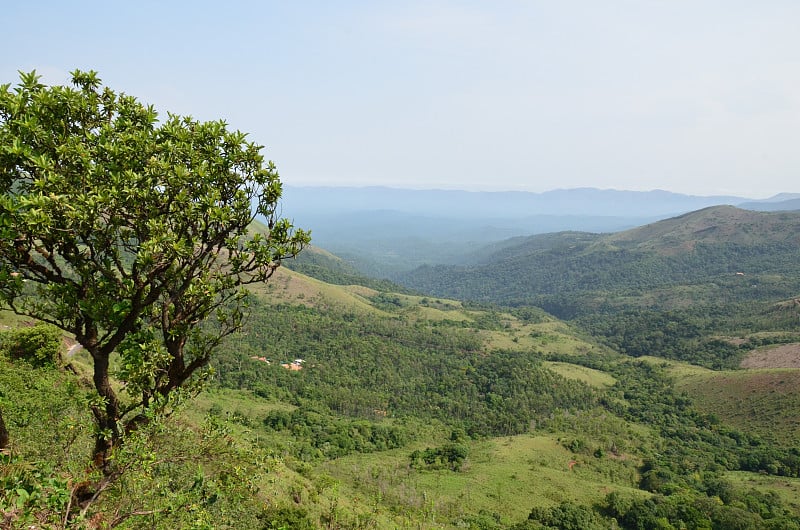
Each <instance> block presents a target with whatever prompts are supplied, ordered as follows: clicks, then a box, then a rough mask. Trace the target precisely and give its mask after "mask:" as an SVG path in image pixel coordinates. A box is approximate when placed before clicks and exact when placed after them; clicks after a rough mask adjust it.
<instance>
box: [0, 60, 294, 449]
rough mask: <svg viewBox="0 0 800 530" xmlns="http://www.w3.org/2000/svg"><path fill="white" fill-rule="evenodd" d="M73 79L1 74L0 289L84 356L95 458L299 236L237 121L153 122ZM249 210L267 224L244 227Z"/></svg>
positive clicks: (268, 170) (183, 375)
mask: <svg viewBox="0 0 800 530" xmlns="http://www.w3.org/2000/svg"><path fill="white" fill-rule="evenodd" d="M72 83H73V85H74V86H46V85H43V84H41V83H40V82H39V77H38V76H37V75H36V73H35V72H31V73H22V74H21V75H20V82H19V84H18V85H17V86H15V87H14V88H12V87H11V85H8V84H7V85H3V86H1V87H0V192H1V194H0V301H2V302H4V303H5V304H7V305H8V306H10V307H11V308H12V309H13V310H14V311H15V312H17V313H19V314H23V315H29V316H32V317H35V318H37V319H39V320H41V321H44V322H48V323H50V324H53V325H55V326H57V327H59V328H60V329H62V330H64V331H66V332H68V333H71V334H74V336H75V338H76V340H77V341H78V342H79V343H80V344H81V345H82V346H83V347H84V348H85V349H86V350H87V351H88V352H89V353H90V354H91V356H92V359H93V363H94V375H93V379H94V385H95V387H96V389H97V392H98V394H99V399H97V400H96V403H95V404H94V406H93V414H94V417H95V421H96V424H97V427H98V431H97V435H96V447H95V452H96V456H98V457H101V458H100V459H99V460H101V461H104V462H106V461H107V460H106V459H107V456H108V451H109V450H110V449H111V448H112V447H113V445H114V444H115V443H117V442H118V441H119V440H121V437H122V432H124V429H125V428H126V426H127V427H131V426H132V425H131V422H135V421H137V419H139V420H141V419H142V418H143V417H144V415H145V414H146V413H147V412H148V410H152V409H153V408H158V407H163V406H164V404H165V403H166V402H167V401H168V398H169V397H170V396H172V395H175V394H176V392H175V391H176V390H177V389H180V388H181V387H184V386H185V383H187V382H188V381H190V380H191V378H192V376H193V375H196V374H197V373H199V372H201V371H202V369H203V368H204V367H205V366H206V365H207V363H208V362H209V359H210V355H211V352H212V350H213V348H214V347H215V346H216V345H217V344H219V342H220V340H221V339H222V338H223V337H224V336H226V335H227V334H229V333H231V332H232V331H234V330H236V329H237V328H238V327H239V325H240V323H241V319H242V315H243V305H242V304H243V297H244V291H243V286H245V285H247V284H250V283H253V282H261V281H265V280H267V279H268V278H269V277H270V276H271V274H272V273H273V272H274V270H275V269H276V268H277V267H278V266H279V265H280V263H281V260H282V259H285V258H287V257H293V256H294V255H296V254H297V253H298V252H299V251H300V250H301V249H302V248H303V247H304V246H305V245H306V244H307V243H308V241H309V234H308V233H307V232H305V231H303V230H294V229H293V227H292V225H291V223H290V222H289V221H287V220H285V219H279V218H278V216H277V212H276V208H277V204H278V199H279V198H280V195H281V184H280V181H279V177H278V173H277V171H276V169H275V165H274V164H273V163H272V162H266V161H265V160H264V157H263V156H262V154H261V146H258V145H256V144H254V143H252V142H249V141H248V140H247V138H246V135H245V134H244V133H241V132H238V131H230V130H228V128H227V126H226V124H225V123H224V122H222V121H212V122H199V121H197V120H195V119H193V118H191V117H183V116H177V115H173V114H168V115H167V117H166V118H165V119H162V120H159V119H158V115H157V113H156V111H155V110H154V109H153V107H152V106H147V105H144V104H142V103H140V102H139V101H137V100H136V99H135V98H134V97H131V96H128V95H125V94H122V93H117V92H115V91H113V90H112V89H110V88H108V87H103V86H101V81H100V79H99V78H98V76H97V74H96V73H95V72H92V71H90V72H82V71H75V72H73V73H72ZM257 215H259V216H262V217H263V218H265V219H266V220H267V225H268V227H269V230H268V233H267V235H250V234H249V233H248V226H249V225H250V223H251V222H252V221H253V219H254V218H255V216H257ZM207 320H208V321H207ZM204 321H207V322H205V324H203V325H200V324H201V323H203V322H204ZM114 352H118V353H119V354H120V356H121V361H120V365H121V368H120V370H119V373H117V374H115V375H116V376H117V378H118V379H120V380H121V381H122V383H124V385H125V392H124V394H123V395H121V396H120V395H118V394H117V392H116V391H115V390H114V388H112V385H111V384H110V381H109V378H110V373H109V366H110V365H109V359H110V356H111V355H112V353H114Z"/></svg>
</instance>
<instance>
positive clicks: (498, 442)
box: [0, 269, 800, 528]
mask: <svg viewBox="0 0 800 530" xmlns="http://www.w3.org/2000/svg"><path fill="white" fill-rule="evenodd" d="M258 292H259V294H261V295H263V296H265V297H267V298H268V299H269V300H270V301H271V303H289V304H303V305H309V306H314V307H318V308H324V307H329V306H337V307H345V308H349V309H352V310H353V311H355V312H356V313H358V314H360V315H361V316H362V318H370V317H386V316H390V315H396V316H397V317H398V318H404V319H410V320H419V321H431V322H435V321H444V320H449V321H453V322H462V323H466V324H467V325H469V324H470V323H474V322H477V321H481V320H483V321H487V320H491V321H493V322H495V323H496V326H495V327H494V328H493V329H489V330H487V329H484V330H482V331H481V332H480V333H481V334H482V336H483V338H484V340H485V348H486V349H487V351H491V350H493V349H512V350H521V351H530V350H536V351H540V352H544V353H557V354H567V355H577V356H580V355H582V354H585V353H587V352H590V351H593V350H594V351H600V349H599V348H595V347H594V346H593V345H592V344H591V343H590V342H587V341H586V340H584V339H580V338H578V337H577V336H576V335H575V334H573V333H572V332H571V330H570V328H569V327H568V326H566V325H565V324H563V323H561V322H559V321H557V320H555V319H552V318H543V319H541V320H540V321H538V322H534V323H531V322H525V321H522V320H520V319H518V318H516V317H514V316H513V315H510V314H506V313H501V314H495V313H491V312H485V311H478V310H475V309H467V308H464V306H463V305H462V304H461V303H460V302H456V301H452V300H442V299H432V298H425V297H419V296H411V295H396V298H397V300H399V304H398V305H396V306H393V307H391V308H389V309H387V308H386V306H385V304H380V303H377V302H376V301H375V300H376V298H375V297H376V295H377V294H378V293H377V292H376V291H374V290H372V289H369V288H366V287H362V286H333V285H329V284H326V283H324V282H320V281H318V280H314V279H312V278H308V277H306V276H303V275H301V274H298V273H295V272H292V271H287V270H284V269H280V270H279V271H278V273H276V276H275V277H274V278H273V281H272V282H271V283H270V284H268V285H267V286H266V287H264V288H262V289H260V290H259V291H258ZM378 306H380V307H378ZM2 316H3V318H4V320H3V321H2V322H0V323H5V322H9V323H10V324H14V323H16V322H18V321H19V320H18V319H17V318H16V317H8V316H7V315H2ZM653 362H657V363H663V362H664V361H663V360H662V359H653ZM547 366H548V367H549V368H550V369H552V370H554V371H556V372H558V373H559V374H561V375H564V376H565V377H569V378H573V379H577V380H580V381H583V382H586V383H588V384H590V385H592V386H595V387H597V388H605V387H608V386H610V385H613V383H614V381H615V380H614V378H613V377H612V376H610V375H609V374H607V373H605V372H602V371H599V370H593V369H589V368H585V367H582V366H578V365H574V364H571V363H568V362H558V363H556V362H550V363H548V364H547ZM671 367H672V368H671V370H672V373H673V375H675V376H676V378H677V380H678V384H679V386H680V388H681V389H684V390H686V391H687V392H689V393H690V394H691V395H692V396H693V397H695V398H696V399H697V400H698V404H699V405H700V406H701V408H704V409H705V410H708V411H710V412H715V413H716V414H717V415H718V416H719V417H720V418H722V419H723V420H725V421H730V422H731V423H732V424H733V425H736V426H739V425H738V424H737V423H736V422H737V421H739V419H738V418H737V417H736V416H735V415H734V414H733V413H734V412H736V411H737V410H747V411H749V410H751V409H752V410H753V412H752V414H755V417H758V416H763V417H765V418H766V417H767V413H769V412H775V411H777V410H779V409H780V410H782V411H784V412H783V413H782V414H783V415H782V416H780V417H778V418H777V419H776V417H774V416H773V417H772V419H770V420H769V421H764V422H763V423H758V422H755V423H754V422H753V421H752V420H753V419H754V416H748V417H743V418H741V421H742V427H740V428H742V429H743V430H746V428H752V429H754V430H755V431H756V432H759V433H761V432H765V431H766V429H767V427H768V426H771V428H772V429H773V430H774V429H775V426H776V425H777V426H779V427H781V428H783V429H785V431H783V432H780V433H778V434H777V435H776V437H777V438H776V439H778V440H780V441H790V440H792V439H794V440H795V441H796V440H797V439H798V435H800V430H798V425H797V422H796V420H795V421H794V423H792V417H791V416H792V415H791V412H792V411H798V410H800V400H798V399H797V392H794V393H792V392H788V391H787V390H788V389H790V388H793V389H797V388H800V385H798V384H797V383H799V382H800V380H799V379H798V377H797V376H798V374H800V372H798V371H786V370H782V371H757V372H712V371H710V370H706V369H703V368H698V367H695V366H692V365H687V364H684V363H671ZM780 380H782V381H783V382H782V383H781V382H780ZM715 396H721V397H720V398H719V399H718V400H715V399H716V397H715ZM737 396H738V397H737ZM734 398H736V399H740V401H738V402H736V403H737V405H736V407H730V403H733V402H734V401H733V400H734ZM767 398H771V399H767ZM758 407H763V408H758ZM289 408H291V406H290V405H288V404H286V403H280V402H276V401H266V400H263V399H261V398H259V397H257V396H255V395H253V394H252V393H250V392H245V391H234V390H224V391H211V392H206V393H204V394H202V395H201V396H199V397H198V398H197V399H196V400H195V401H194V402H192V403H191V404H190V406H189V407H188V408H187V409H186V410H185V411H184V412H183V413H182V414H181V415H180V416H179V417H178V418H176V419H175V420H174V421H178V422H180V423H181V424H182V425H184V426H185V427H186V428H187V429H188V433H189V434H187V435H186V436H189V437H190V438H189V439H190V440H191V436H194V435H192V434H191V433H198V434H197V436H199V433H200V432H201V431H202V424H203V422H204V421H205V419H206V418H207V417H208V414H209V413H211V414H212V415H216V417H218V418H219V421H222V422H223V423H224V424H225V426H226V428H227V429H229V432H230V434H229V436H230V439H231V443H232V444H234V445H235V446H240V447H244V448H249V449H247V450H246V451H245V450H243V452H241V453H231V454H232V455H234V456H232V457H231V458H233V460H231V461H230V462H225V463H222V464H220V467H221V468H223V469H228V468H231V467H235V466H238V465H246V461H245V460H240V461H237V460H236V459H237V458H238V459H247V458H250V457H248V456H247V455H250V454H269V455H272V456H271V457H270V459H269V465H268V466H267V467H265V468H264V469H261V470H260V471H259V470H258V469H256V470H254V471H253V472H254V477H255V479H254V480H255V481H256V482H257V484H258V487H259V493H258V494H257V499H258V501H259V502H262V503H265V504H266V505H269V504H275V503H278V504H281V503H289V504H292V503H294V504H295V505H298V506H301V507H303V508H304V509H307V510H308V513H309V515H310V516H311V518H312V519H314V520H320V518H324V517H329V518H330V517H333V516H336V517H340V519H341V520H342V521H344V520H348V521H351V522H353V521H355V520H356V518H361V519H362V520H364V521H372V522H373V523H374V524H375V525H376V527H393V526H395V527H414V528H442V527H446V526H445V525H444V523H445V522H446V521H449V522H453V521H456V520H457V519H458V517H459V516H461V515H462V514H463V513H464V512H465V511H468V512H471V513H477V512H478V511H479V510H485V511H487V512H490V513H497V514H500V515H501V516H502V518H503V520H504V521H505V522H513V521H518V520H521V519H524V518H525V516H526V515H527V513H528V512H529V511H530V509H531V507H533V506H549V505H554V504H557V503H558V502H560V501H563V500H573V501H576V502H578V503H581V504H590V503H592V502H595V501H597V500H599V499H601V498H602V497H603V496H604V495H606V494H607V493H609V492H610V491H632V492H636V494H640V495H646V494H645V493H643V492H639V491H638V490H635V488H634V486H635V484H636V482H637V480H638V478H639V477H638V474H637V471H636V466H637V465H638V464H639V463H640V461H639V459H638V458H637V457H636V451H637V445H639V444H646V443H648V442H647V440H648V439H649V438H650V437H651V436H652V434H651V433H650V432H649V429H647V428H645V427H643V426H641V425H632V424H626V423H625V422H622V420H618V419H613V421H612V418H591V417H587V418H565V419H563V421H561V422H560V423H559V422H556V423H555V424H554V426H553V427H551V430H549V431H540V430H536V431H534V432H533V433H532V434H528V435H520V436H513V437H503V438H494V439H487V440H482V441H471V442H469V457H468V459H467V461H466V463H465V466H464V469H463V471H462V472H459V473H454V472H451V471H423V472H420V471H417V470H413V469H411V468H409V465H408V462H409V460H408V457H409V453H410V452H411V451H412V450H413V449H415V448H416V449H424V448H425V447H428V446H436V445H439V444H441V443H442V442H443V441H444V440H445V438H446V435H447V434H446V431H445V430H443V429H442V428H441V427H437V426H436V425H429V426H428V427H427V430H425V429H422V430H420V434H419V437H418V438H417V439H416V441H415V442H414V444H413V445H412V446H408V447H404V448H402V449H397V450H392V451H384V452H379V453H372V454H351V455H348V456H346V457H342V458H339V459H337V460H334V461H330V462H327V463H324V464H322V465H319V466H317V467H314V466H309V465H307V464H304V463H302V462H297V461H293V460H292V458H291V457H290V456H288V452H285V453H284V452H282V450H281V448H282V447H284V448H285V447H287V444H291V443H292V442H291V440H289V439H287V438H286V437H283V436H281V435H276V434H275V433H271V432H268V431H267V430H265V429H264V428H263V425H262V423H261V422H262V419H263V417H264V416H265V415H266V414H267V413H268V412H269V411H271V410H275V409H289ZM795 417H796V414H795ZM82 421H83V422H84V423H85V425H84V427H83V429H88V425H89V424H88V418H84V419H83V420H82ZM610 423H611V424H614V427H613V429H616V431H614V432H616V434H615V435H614V437H613V440H612V439H611V438H609V435H607V434H601V433H605V430H604V429H606V428H608V425H609V424H610ZM601 425H602V428H601V427H600V426H601ZM576 436H582V437H583V438H585V439H586V441H588V444H589V446H591V447H597V448H602V447H607V446H608V443H609V441H613V442H614V444H615V445H619V446H620V448H621V451H620V452H619V453H615V454H610V455H609V454H608V453H606V454H604V455H601V456H600V457H595V456H593V455H592V454H591V452H579V453H573V452H572V451H570V450H568V449H567V448H566V447H567V446H568V443H567V442H569V441H570V440H572V439H574V438H575V437H576ZM186 443H188V442H186ZM197 444H198V445H199V444H200V441H199V440H198V441H197ZM84 450H85V449H84ZM253 451H256V453H253ZM260 458H263V457H260ZM570 461H575V462H576V464H575V465H574V466H573V467H572V469H571V470H570V468H569V462H570ZM204 465H205V464H204ZM208 465H209V468H210V464H208ZM736 477H740V478H737V480H742V481H744V480H749V481H752V477H749V476H748V475H747V474H741V475H736ZM770 480H771V479H770ZM781 480H783V479H781ZM764 481H765V482H764V483H763V484H761V483H760V484H759V487H761V488H766V489H773V488H776V489H779V490H780V491H781V492H782V494H784V495H786V496H788V497H789V498H790V497H791V494H792V492H796V491H797V490H796V489H793V488H796V487H797V484H796V482H795V481H785V480H784V481H783V482H780V481H775V482H770V481H769V480H767V479H764ZM781 484H784V485H781ZM789 484H792V486H791V487H790V486H789ZM293 499H294V500H293ZM337 514H338V515H337Z"/></svg>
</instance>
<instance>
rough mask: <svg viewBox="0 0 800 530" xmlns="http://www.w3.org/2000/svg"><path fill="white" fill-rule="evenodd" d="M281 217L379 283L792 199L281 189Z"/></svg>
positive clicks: (791, 203)
mask: <svg viewBox="0 0 800 530" xmlns="http://www.w3.org/2000/svg"><path fill="white" fill-rule="evenodd" d="M282 204H283V209H284V213H285V215H287V216H289V217H290V218H291V219H292V220H293V221H294V222H295V224H296V225H297V226H301V227H303V228H307V229H310V230H311V231H312V237H313V244H314V245H317V246H319V247H322V248H325V249H328V250H330V251H332V252H334V253H335V254H337V255H339V256H341V257H342V258H344V259H346V260H347V261H348V262H350V263H351V264H352V265H354V266H355V267H356V268H357V269H358V270H360V271H361V272H363V273H366V274H370V275H373V276H378V277H388V276H391V275H394V274H396V273H398V272H402V271H408V270H411V269H413V268H415V267H417V266H419V265H422V264H426V263H427V264H459V263H463V262H464V261H465V260H467V259H469V258H468V255H469V254H470V253H471V252H473V251H475V250H478V249H480V248H482V247H484V246H485V245H487V244H490V243H495V242H499V241H503V240H506V239H509V238H513V237H517V236H528V235H533V234H543V233H550V232H560V231H567V230H572V231H582V232H593V233H610V232H618V231H621V230H626V229H629V228H633V227H636V226H641V225H644V224H648V223H652V222H654V221H657V220H660V219H664V218H667V217H672V216H676V215H680V214H683V213H686V212H690V211H695V210H699V209H702V208H706V207H709V206H715V205H723V204H726V205H740V206H741V207H743V208H747V209H750V210H761V211H778V210H794V209H800V194H787V193H784V194H779V195H776V196H774V197H771V198H769V199H766V200H761V201H755V200H752V199H748V198H744V197H736V196H722V195H720V196H711V197H704V196H693V195H684V194H679V193H672V192H668V191H662V190H655V191H647V192H639V191H619V190H601V189H595V188H578V189H568V190H553V191H548V192H544V193H531V192H521V191H509V192H468V191H454V190H409V189H394V188H385V187H366V188H355V187H295V186H286V187H285V189H284V197H283V202H282Z"/></svg>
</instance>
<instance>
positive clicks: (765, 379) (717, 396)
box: [676, 369, 800, 447]
mask: <svg viewBox="0 0 800 530" xmlns="http://www.w3.org/2000/svg"><path fill="white" fill-rule="evenodd" d="M676 386H677V388H678V390H681V391H685V392H686V393H687V394H689V396H691V397H692V399H693V400H694V401H695V404H696V406H697V407H698V409H700V410H701V411H703V412H706V413H710V414H715V415H716V416H718V417H719V418H720V419H721V420H722V421H723V422H725V423H727V424H730V425H731V426H733V427H735V428H737V429H739V430H741V431H743V432H747V433H751V434H756V435H758V436H760V437H762V438H763V439H765V440H769V441H770V442H774V443H778V444H780V445H783V446H787V447H788V446H794V445H796V444H797V440H799V439H800V417H798V415H797V411H798V410H800V370H798V369H764V370H747V371H744V370H742V371H727V372H708V373H701V372H697V373H695V374H693V375H685V376H684V377H681V378H678V379H677V380H676Z"/></svg>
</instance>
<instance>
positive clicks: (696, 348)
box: [396, 206, 800, 367]
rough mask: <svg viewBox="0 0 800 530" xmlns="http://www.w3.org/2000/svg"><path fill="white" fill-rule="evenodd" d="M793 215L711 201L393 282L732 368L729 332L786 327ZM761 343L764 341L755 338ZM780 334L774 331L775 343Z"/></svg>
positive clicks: (492, 251)
mask: <svg viewBox="0 0 800 530" xmlns="http://www.w3.org/2000/svg"><path fill="white" fill-rule="evenodd" d="M799 244H800V212H754V211H748V210H742V209H738V208H735V207H731V206H717V207H712V208H706V209H703V210H699V211H696V212H691V213H688V214H684V215H681V216H678V217H675V218H670V219H666V220H663V221H659V222H656V223H652V224H648V225H645V226H642V227H638V228H634V229H631V230H627V231H623V232H619V233H615V234H591V233H576V232H564V233H558V234H547V235H541V236H531V237H527V238H518V239H514V240H510V241H507V242H505V243H504V244H503V245H494V246H492V247H487V248H486V249H485V250H484V251H482V252H478V253H475V254H473V263H476V264H475V265H470V266H460V267H457V266H442V265H440V266H425V267H420V268H418V269H417V270H415V271H413V272H411V273H406V274H404V275H400V276H398V277H397V278H396V279H397V281H399V282H400V283H402V284H404V285H406V286H408V287H411V288H414V289H417V290H419V291H422V292H428V293H431V294H433V295H437V296H448V297H454V298H461V299H466V300H475V301H480V302H491V303H496V304H501V305H506V306H523V305H533V306H538V307H541V308H544V309H545V310H547V311H548V312H550V313H552V314H554V315H556V316H558V317H559V318H563V319H567V320H573V321H574V322H575V323H576V324H578V325H579V326H581V327H582V328H583V329H584V330H586V331H587V332H588V333H591V334H592V335H594V336H595V337H597V338H601V339H602V340H604V341H605V342H606V343H607V344H608V345H610V346H612V347H614V348H616V349H618V350H620V351H623V352H625V353H628V354H630V355H636V356H639V355H648V354H653V355H660V356H662V357H670V358H681V359H692V360H694V361H695V362H701V363H703V364H706V365H709V366H716V367H721V366H730V367H732V366H735V365H736V364H737V363H738V359H739V358H740V357H741V356H742V355H743V354H744V353H745V349H744V346H742V347H740V346H737V345H735V344H734V343H731V342H726V341H725V340H720V337H725V336H742V335H743V334H744V335H747V334H749V333H754V332H784V331H785V332H793V331H794V328H793V325H792V319H793V318H795V315H796V308H795V307H794V306H793V305H792V304H788V305H787V304H784V303H783V302H782V301H783V300H787V299H790V298H793V297H794V296H795V295H796V294H797V293H800V261H798V260H797V248H798V245H799ZM758 340H759V341H760V340H761V339H758ZM770 340H778V339H770Z"/></svg>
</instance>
